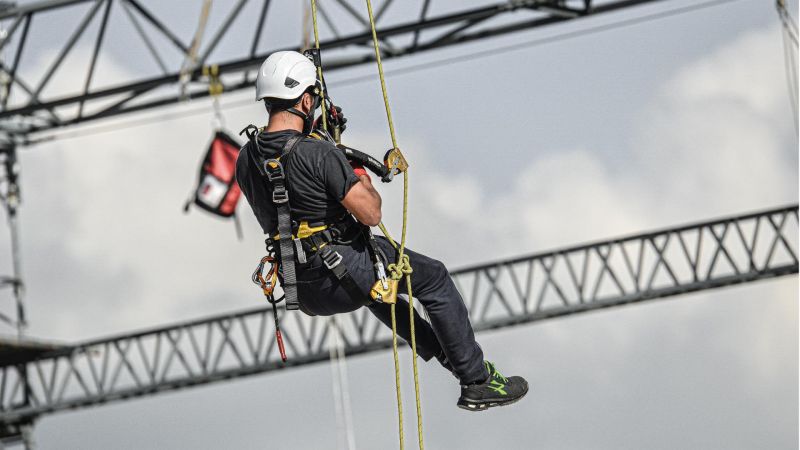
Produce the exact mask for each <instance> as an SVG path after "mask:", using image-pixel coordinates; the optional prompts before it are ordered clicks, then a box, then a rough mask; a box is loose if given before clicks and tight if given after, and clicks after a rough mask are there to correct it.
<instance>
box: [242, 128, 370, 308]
mask: <svg viewBox="0 0 800 450" xmlns="http://www.w3.org/2000/svg"><path fill="white" fill-rule="evenodd" d="M242 133H246V134H247V139H248V141H249V142H250V148H249V150H248V155H249V156H250V158H251V160H252V162H253V163H254V164H255V166H256V167H258V170H259V174H260V175H261V176H262V177H264V178H265V179H266V181H267V182H268V185H269V188H270V190H271V191H272V203H273V204H274V206H275V210H276V213H277V219H278V234H277V235H276V236H270V237H268V238H267V239H266V241H265V243H266V246H267V252H268V253H270V254H271V255H274V253H275V250H276V246H275V244H276V241H277V249H278V250H279V251H278V253H279V255H280V272H281V273H282V275H283V277H282V280H281V285H282V286H283V292H284V296H285V300H286V309H287V310H297V309H300V299H299V298H298V295H297V270H296V267H295V262H297V263H299V264H306V263H307V262H308V260H309V255H308V253H311V254H312V255H313V253H319V256H320V258H321V259H322V262H323V264H325V267H327V268H328V269H329V270H330V271H331V272H333V274H334V276H336V279H337V280H339V282H340V283H341V286H342V287H343V288H344V289H345V291H346V292H347V294H348V295H349V296H350V297H351V298H352V300H353V301H354V302H356V303H358V304H361V305H366V304H367V303H369V297H368V296H367V295H366V293H365V292H363V291H362V290H361V288H360V287H359V286H358V284H356V282H355V280H353V277H352V275H350V272H349V271H348V270H347V266H346V265H344V263H343V258H342V255H341V254H340V253H339V252H337V251H335V250H334V249H333V248H331V245H330V244H332V243H336V242H338V239H340V238H343V237H345V235H346V234H347V233H348V232H349V233H352V234H360V232H363V230H356V231H355V232H352V231H349V230H350V229H351V227H358V228H362V227H363V226H361V225H360V224H358V223H356V222H355V221H354V220H353V219H352V218H351V217H350V215H349V214H346V215H345V216H344V217H343V218H342V219H340V220H339V221H337V222H335V223H333V224H321V225H319V226H316V227H314V226H311V225H309V224H308V223H307V222H300V223H299V224H298V223H297V222H294V221H292V209H291V206H290V204H289V191H288V190H287V186H286V172H285V170H284V164H283V163H282V162H281V159H282V160H283V162H284V163H285V162H287V161H288V159H289V158H290V157H291V156H292V155H293V152H294V151H295V149H296V148H297V146H298V145H299V144H300V143H301V142H302V141H303V139H305V138H306V137H307V135H306V134H303V133H301V134H298V135H296V136H292V137H291V138H289V140H287V142H286V144H285V145H284V146H283V149H282V150H281V151H280V153H279V154H278V155H277V156H276V157H274V158H267V157H264V156H263V153H262V152H261V151H259V145H258V139H257V135H258V128H256V127H255V126H254V125H248V126H247V127H246V128H245V129H244V130H242ZM371 248H373V249H374V248H377V246H375V247H371ZM262 269H263V268H262ZM384 278H385V275H384Z"/></svg>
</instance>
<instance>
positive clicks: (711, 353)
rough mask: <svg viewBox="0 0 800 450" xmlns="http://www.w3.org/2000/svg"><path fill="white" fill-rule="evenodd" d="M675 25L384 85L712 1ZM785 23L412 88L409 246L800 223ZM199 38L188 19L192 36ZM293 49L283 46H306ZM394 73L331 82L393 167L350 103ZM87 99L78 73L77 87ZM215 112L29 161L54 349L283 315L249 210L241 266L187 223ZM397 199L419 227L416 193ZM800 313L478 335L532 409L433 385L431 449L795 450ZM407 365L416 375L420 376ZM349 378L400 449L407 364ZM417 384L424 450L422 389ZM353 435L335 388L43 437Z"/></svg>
mask: <svg viewBox="0 0 800 450" xmlns="http://www.w3.org/2000/svg"><path fill="white" fill-rule="evenodd" d="M357 3H358V2H353V4H354V5H355V4H357ZM401 3H402V2H401ZM434 3H436V2H434ZM449 3H456V2H449ZM469 3H470V4H472V3H480V2H469ZM664 3H665V5H657V6H650V7H643V8H637V9H635V10H633V11H630V12H627V13H622V14H616V15H613V16H609V17H605V18H597V19H588V20H585V21H582V22H578V23H575V24H570V25H564V26H559V27H556V28H550V29H547V30H535V31H529V32H524V33H518V34H514V35H511V36H508V37H504V38H498V39H492V40H489V41H485V42H480V43H475V44H468V45H465V46H461V47H456V48H451V49H448V50H444V51H437V52H435V53H431V54H426V55H419V56H414V57H409V58H405V59H403V60H398V61H390V62H387V63H386V67H387V69H389V70H392V69H396V68H401V67H405V66H409V65H414V64H419V63H424V62H429V61H436V60H438V59H441V58H442V57H449V56H454V55H462V54H463V55H466V54H470V53H472V52H477V51H481V50H485V49H492V48H498V47H501V46H504V45H508V44H512V43H516V42H526V41H530V40H533V39H536V38H539V37H542V36H548V35H551V34H557V33H559V32H564V31H569V30H574V29H581V28H585V27H587V26H590V25H594V24H597V23H605V22H608V21H614V20H619V19H621V18H625V17H630V16H636V15H640V14H643V13H645V12H650V11H658V10H661V9H665V8H672V7H675V6H680V5H687V4H691V3H693V2H687V1H681V0H676V1H670V2H664ZM773 3H774V2H773V1H771V0H740V1H735V2H731V3H729V4H725V5H722V6H718V7H715V8H711V9H706V10H703V11H698V12H695V13H692V14H689V15H683V16H678V17H673V18H668V19H663V20H660V21H656V22H650V23H646V24H642V25H637V26H632V27H627V28H620V29H615V30H611V31H606V32H603V33H599V34H593V35H589V36H585V37H580V38H575V39H570V40H564V41H559V42H556V43H551V44H548V45H543V46H536V47H531V48H527V49H523V50H519V51H514V52H509V53H502V54H496V55H493V56H488V57H484V58H481V59H477V60H474V61H470V62H464V63H458V64H449V65H446V66H442V67H437V68H436V69H433V70H423V71H418V72H414V73H409V74H403V75H398V76H393V77H390V78H389V79H388V85H389V90H390V96H391V100H392V106H393V113H394V116H395V124H396V126H397V130H398V139H399V142H400V145H401V147H403V148H404V150H405V152H406V154H407V156H408V158H409V160H410V161H411V164H412V166H413V171H412V172H411V177H412V185H411V193H410V202H411V211H410V230H409V232H410V244H409V245H410V247H411V248H414V249H416V250H418V251H421V252H424V253H427V254H430V255H432V256H434V257H437V258H440V259H442V260H443V261H444V262H445V263H446V264H447V265H448V267H451V268H456V267H460V266H463V265H466V264H468V263H474V262H480V261H486V260H494V259H498V258H501V257H507V256H511V255H519V254H526V253H531V252H533V251H537V250H545V249H552V248H558V247H561V246H565V245H570V244H574V243H580V242H585V241H588V240H595V239H602V238H608V237H616V236H619V235H623V234H626V233H631V232H636V231H643V230H647V229H652V228H659V227H664V226H668V225H679V224H683V223H685V222H691V221H696V220H701V219H708V218H714V217H717V216H721V215H728V214H737V213H742V212H749V211H752V210H758V209H764V208H769V207H773V206H780V205H784V204H788V203H792V202H797V199H798V190H797V186H798V151H797V148H798V140H797V134H796V129H795V127H794V125H793V124H792V120H793V119H792V115H791V110H790V108H789V99H788V94H787V88H786V80H785V76H784V69H783V59H782V58H783V49H782V42H781V34H780V27H779V23H778V18H777V14H776V13H775V10H774V4H773ZM459 4H461V2H459ZM181 5H184V6H185V5H186V3H185V2H183V3H181ZM216 5H217V2H215V7H216ZM281 7H282V8H284V9H286V11H285V12H283V13H284V14H286V16H285V17H286V19H285V22H284V23H283V25H281V24H275V19H272V20H273V22H272V23H273V24H275V25H274V26H276V27H277V28H278V29H281V27H282V26H283V27H284V28H286V27H288V26H289V25H286V24H290V23H299V22H300V10H299V8H291V7H287V6H286V4H282V6H281ZM402 7H403V6H402V5H401V6H399V8H401V9H402ZM198 8H199V6H198ZM450 8H453V5H450ZM400 12H402V11H398V12H396V14H398V15H399V14H400ZM794 13H795V15H796V10H795V11H794ZM164 14H169V13H168V12H165V13H164ZM220 14H221V13H220ZM282 17H283V16H282ZM195 21H196V16H195V15H192V16H191V17H190V18H188V19H187V20H186V22H187V24H186V27H187V29H188V30H191V29H192V27H193V26H194V24H195V23H196V22H195ZM55 29H56V31H54V32H57V31H58V27H56V28H55ZM66 32H67V31H65V33H66ZM293 32H294V33H297V32H296V31H293ZM298 34H299V33H298ZM184 35H185V34H184ZM292 36H294V37H286V35H284V36H283V38H282V39H283V40H284V41H285V42H284V41H281V40H280V39H278V40H276V42H275V46H276V47H277V46H280V45H282V44H283V43H296V42H297V41H298V40H299V37H298V35H297V34H294V35H292ZM37 45H39V47H38V48H40V49H41V52H42V54H44V53H46V52H47V51H49V52H50V53H51V54H52V53H54V52H56V51H57V50H56V47H53V46H50V47H48V46H47V45H46V44H42V43H40V44H37ZM33 48H34V49H35V48H37V47H36V46H34V47H33ZM111 49H112V50H113V51H116V52H117V54H116V56H109V57H106V60H105V63H104V65H102V66H99V67H98V70H99V71H100V73H101V76H102V77H107V78H110V79H113V78H114V76H115V75H117V76H118V75H120V74H127V73H135V72H132V71H134V70H136V69H135V66H136V62H137V61H140V60H141V61H144V55H143V52H142V53H137V51H136V50H134V49H133V48H130V49H124V48H119V49H115V47H113V46H112V47H111ZM225 49H226V47H225V46H222V48H221V49H220V50H219V51H220V52H223V53H224V52H225V51H226V50H225ZM124 50H127V52H126V51H124ZM77 51H78V52H83V54H88V53H87V52H88V51H89V47H88V46H86V45H84V46H82V47H79V48H78V49H77ZM112 55H114V53H113V52H112ZM223 56H224V55H220V56H219V58H220V60H224V59H225V58H224V57H223ZM28 64H29V67H30V68H29V69H28V70H35V68H36V67H37V62H35V61H33V62H29V63H28ZM38 64H39V65H38V67H41V62H39V63H38ZM142 64H144V63H142ZM372 71H374V67H365V68H357V69H352V70H348V71H343V72H335V73H331V74H330V75H328V77H327V78H328V82H329V84H330V86H331V91H332V92H331V94H332V95H333V96H334V97H335V99H336V100H337V101H338V103H340V104H341V105H342V106H343V107H344V109H345V111H346V114H347V116H348V118H349V122H348V125H349V126H348V130H347V132H346V134H345V139H344V140H345V142H346V143H348V144H351V145H353V146H355V147H357V148H361V149H365V150H368V151H370V152H371V153H373V154H375V155H380V154H382V153H383V151H384V149H385V148H388V146H389V145H390V141H389V137H388V131H387V129H386V124H385V120H384V115H383V109H382V108H383V106H382V102H381V101H380V92H379V90H378V87H377V84H376V82H375V81H372V82H366V83H359V84H354V85H343V86H341V87H336V81H337V80H342V79H347V78H349V77H351V76H354V75H359V74H366V73H371V72H372ZM82 80H83V74H82V73H71V72H66V73H63V74H60V75H59V77H58V79H57V80H56V82H57V83H58V86H72V85H74V84H76V83H78V85H80V83H82ZM54 89H55V88H54ZM250 96H252V92H245V93H237V94H231V95H229V96H226V97H225V98H224V100H223V101H224V102H228V101H235V100H237V99H241V98H248V97H250ZM204 104H206V103H203V102H193V103H192V105H190V106H183V107H177V108H172V109H171V110H170V116H163V117H164V119H163V120H162V121H160V122H159V123H154V124H150V125H146V126H140V127H135V128H124V129H120V130H119V131H116V132H113V133H102V134H96V135H92V136H88V137H81V138H73V139H65V140H61V141H55V142H52V143H47V144H42V145H37V146H34V147H31V148H26V149H24V150H23V151H22V154H21V161H22V168H23V178H22V183H23V184H22V189H23V194H24V204H23V208H22V211H21V221H22V240H23V251H24V254H23V255H24V264H25V266H24V269H25V275H26V277H27V281H28V294H27V301H28V316H29V319H30V322H31V327H30V334H31V335H34V336H38V337H42V338H49V339H57V340H64V341H74V340H80V339H86V338H90V337H99V336H103V335H106V334H111V333H118V332H121V331H125V330H135V329H137V328H142V327H148V326H152V325H156V324H165V323H170V322H174V321H178V320H185V319H188V318H195V317H199V316H204V315H208V314H212V313H217V312H225V311H230V310H236V309H241V308H245V307H252V306H256V305H260V304H261V302H262V301H263V300H262V298H261V294H260V292H259V291H258V289H256V288H255V287H253V286H252V285H251V283H250V281H249V274H250V272H251V271H252V268H253V266H254V264H255V263H256V262H257V260H258V258H260V256H262V251H263V249H262V237H261V236H260V231H259V229H258V225H257V224H256V222H255V220H254V219H253V218H252V217H251V216H250V212H249V210H248V209H247V205H246V204H242V205H240V207H241V209H240V212H241V214H242V218H243V225H244V231H245V239H244V241H242V242H239V241H237V240H236V237H235V233H234V230H233V226H232V225H231V224H230V223H229V222H224V221H221V220H217V219H215V218H212V217H209V216H207V215H205V214H203V213H202V212H199V211H194V212H192V213H191V214H189V215H184V214H182V212H181V207H182V204H183V201H184V200H185V199H186V196H187V195H188V193H189V191H190V189H191V187H192V186H193V183H194V182H195V177H196V169H197V166H198V164H199V161H200V158H201V157H202V154H203V152H204V151H205V146H206V145H207V143H208V140H209V138H210V136H211V134H212V129H211V125H210V124H211V119H212V117H211V114H210V113H209V114H208V115H206V116H192V117H187V118H175V117H174V114H172V113H173V112H177V114H180V113H181V111H189V109H191V108H196V107H197V105H204ZM209 111H210V110H209ZM154 114H155V116H156V117H158V114H163V112H162V113H150V116H153V115H154ZM225 116H226V122H227V124H229V127H230V128H231V129H232V130H235V131H237V132H238V130H239V129H241V128H242V127H243V126H244V125H246V124H248V123H264V122H265V119H266V118H265V117H264V114H263V107H261V106H259V105H256V104H253V105H250V106H245V107H237V108H231V109H228V110H226V112H225ZM380 189H381V192H382V194H383V195H384V199H385V202H384V203H385V215H386V216H387V219H388V223H389V225H390V228H394V229H398V225H399V211H400V210H399V207H400V196H401V188H400V184H399V183H398V184H392V185H389V186H380ZM486 236H492V237H493V238H492V239H491V240H487V239H485V237H486ZM7 252H8V242H7V240H6V239H2V240H0V254H2V255H4V254H7ZM6 259H7V258H2V260H0V273H6V272H7V269H8V261H7V260H6ZM54 271H55V273H54ZM797 289H798V284H797V277H796V276H791V277H785V278H781V279H778V280H773V281H767V282H759V283H755V284H752V285H743V286H738V287H734V288H726V289H722V290H717V291H711V292H703V293H699V294H692V295H689V296H682V297H679V298H674V299H671V300H666V301H660V302H653V303H647V304H641V305H636V306H629V307H624V308H615V309H610V310H605V311H602V312H598V313H591V314H585V315H579V316H572V317H570V318H566V319H558V320H549V321H545V322H539V323H537V324H534V325H525V326H520V327H514V328H510V329H505V330H502V331H494V332H490V333H483V334H480V335H479V336H478V339H479V341H480V343H481V345H482V346H483V347H484V350H485V353H486V355H487V357H488V358H489V359H491V360H493V361H496V362H497V364H498V366H499V368H500V369H501V371H502V372H503V373H504V374H506V375H512V374H520V375H523V376H525V377H526V378H528V379H529V381H530V382H531V385H532V389H533V390H532V392H531V393H530V394H529V395H528V397H527V398H526V399H525V400H524V401H522V402H520V403H519V404H517V405H514V406H513V407H508V408H499V409H496V410H491V411H489V412H487V413H483V414H470V413H466V412H464V411H461V410H459V409H457V408H456V407H455V402H456V399H457V397H458V386H457V385H456V384H455V382H454V380H453V378H452V377H451V376H450V375H449V374H447V373H445V372H444V371H443V370H441V369H440V368H439V367H438V366H436V365H434V364H427V365H423V366H422V367H421V370H422V379H423V386H422V396H423V412H424V417H425V430H426V431H425V437H426V444H427V447H428V448H431V449H479V448H509V449H527V448H543V449H643V448H648V449H662V448H663V449H676V448H681V449H683V448H692V449H753V448H769V449H791V448H797V445H798V387H797V377H798V293H797ZM3 295H6V294H3ZM2 300H3V301H9V299H7V298H2ZM402 357H403V361H404V362H405V363H406V364H405V365H407V366H410V361H409V359H408V358H409V355H408V352H405V351H404V353H403V354H402ZM348 371H349V374H350V377H349V382H350V386H351V393H352V397H353V402H352V405H353V414H354V417H355V431H356V442H357V444H358V447H359V448H363V449H382V448H395V447H396V445H397V443H396V440H397V436H396V422H395V414H396V410H395V405H394V387H393V382H394V381H393V376H392V361H391V355H390V354H389V353H386V352H384V353H378V354H372V355H368V356H363V357H357V358H350V359H349V360H348ZM404 380H405V381H406V382H405V385H404V389H405V392H406V400H407V403H406V405H407V407H406V411H407V413H408V415H407V417H406V420H407V422H406V423H407V426H406V428H407V431H408V433H409V434H408V438H407V442H408V443H409V444H408V446H409V448H413V447H414V445H413V444H414V440H415V437H414V434H413V433H414V427H413V423H414V420H413V407H412V406H411V405H412V404H413V395H411V392H413V391H412V390H411V385H410V384H409V382H408V381H409V380H410V374H409V373H408V371H406V372H404ZM334 411H335V410H334V403H333V400H332V392H331V382H330V368H329V367H328V366H327V365H326V364H321V365H316V366H311V367H304V368H300V369H294V370H291V371H284V372H280V373H271V374H267V375H262V376H257V377H253V378H249V379H246V380H240V381H233V382H226V383H222V384H215V385H212V386H207V387H201V388H196V389H192V390H188V391H183V392H178V393H170V394H166V395H161V396H158V397H154V398H147V399H139V400H135V401H130V402H125V403H121V404H113V405H108V406H102V407H98V408H92V409H87V410H82V411H77V412H67V413H60V414H56V415H53V416H47V417H45V418H43V419H42V420H41V421H39V422H38V424H37V428H36V433H35V438H36V441H37V443H38V445H39V448H42V449H110V448H115V449H142V448H165V449H166V448H169V449H172V448H192V449H227V448H237V449H238V448H242V449H261V448H280V449H312V448H314V449H316V448H321V449H327V448H336V445H337V439H336V436H337V428H336V420H335V417H334Z"/></svg>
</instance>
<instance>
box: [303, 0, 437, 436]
mask: <svg viewBox="0 0 800 450" xmlns="http://www.w3.org/2000/svg"><path fill="white" fill-rule="evenodd" d="M367 10H368V12H369V22H370V26H371V28H372V42H373V44H374V46H375V58H376V62H377V64H378V74H379V76H380V80H381V91H382V92H383V102H384V106H385V107H386V119H387V121H388V122H389V133H390V135H391V138H392V147H393V148H398V147H397V137H396V135H395V130H394V123H393V122H392V111H391V108H390V106H389V96H388V94H387V91H386V81H385V78H384V74H383V64H382V63H381V55H380V48H379V44H378V36H377V32H376V31H375V18H374V15H373V13H372V3H371V2H370V0H367ZM311 17H312V23H313V25H314V43H315V46H316V48H317V50H319V32H318V28H317V2H316V0H311ZM317 76H318V77H319V79H320V80H322V67H318V68H317ZM322 127H323V129H324V130H325V131H326V132H327V131H328V124H327V111H326V105H325V102H324V101H323V103H322ZM337 134H338V133H337ZM336 138H338V136H336ZM336 140H337V142H338V139H336ZM407 223H408V171H407V170H406V171H404V172H403V227H402V235H401V240H400V246H399V248H398V245H397V243H396V242H395V241H394V239H392V236H391V235H390V234H389V231H388V230H387V229H386V227H385V226H384V224H383V223H381V224H380V229H381V231H382V232H383V234H384V235H385V236H386V238H387V239H388V240H389V242H390V243H391V244H392V246H394V248H395V249H397V250H398V258H397V262H396V263H395V264H390V265H389V267H388V268H387V269H388V270H389V272H391V275H390V276H391V278H392V279H393V280H400V279H401V278H403V277H404V276H405V278H406V288H407V291H408V299H409V302H408V314H409V321H410V327H411V352H412V358H413V359H412V362H413V369H414V394H415V398H416V407H417V437H418V440H419V448H420V450H424V448H425V444H424V442H423V435H422V402H421V400H420V393H419V369H418V367H417V337H416V330H415V324H414V297H413V293H412V290H411V273H412V272H413V269H412V268H411V264H410V262H409V259H408V255H406V254H405V247H406V230H407ZM395 306H396V305H395V304H392V305H391V318H392V353H393V356H394V375H395V386H396V392H397V422H398V433H399V437H400V450H403V448H404V446H405V436H404V432H403V400H402V395H401V389H400V359H399V356H398V350H397V316H396V309H395Z"/></svg>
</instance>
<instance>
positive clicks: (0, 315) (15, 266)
mask: <svg viewBox="0 0 800 450" xmlns="http://www.w3.org/2000/svg"><path fill="white" fill-rule="evenodd" d="M0 204H2V206H3V209H4V210H5V216H6V219H7V220H8V228H9V231H10V233H11V254H10V256H11V270H12V273H11V274H10V275H5V274H0V292H5V291H6V290H9V291H10V292H11V293H12V297H13V304H11V303H7V302H6V299H5V298H2V301H1V302H0V324H1V325H3V326H2V328H3V329H5V327H6V326H10V327H12V328H13V329H14V331H15V332H16V333H17V335H18V336H22V333H23V331H24V329H25V326H26V319H25V307H24V303H23V293H24V284H23V282H22V263H21V261H20V258H21V257H20V246H19V226H18V222H17V210H18V208H19V204H20V190H19V164H18V163H17V152H16V147H15V146H11V147H8V148H5V149H3V148H0Z"/></svg>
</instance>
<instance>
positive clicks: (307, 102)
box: [302, 92, 314, 112]
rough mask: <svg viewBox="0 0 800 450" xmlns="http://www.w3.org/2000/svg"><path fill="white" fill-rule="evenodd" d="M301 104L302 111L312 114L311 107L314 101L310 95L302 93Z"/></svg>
mask: <svg viewBox="0 0 800 450" xmlns="http://www.w3.org/2000/svg"><path fill="white" fill-rule="evenodd" d="M302 102H303V109H304V110H307V111H308V112H312V111H311V107H312V106H314V100H313V99H312V98H311V94H309V93H308V92H306V93H304V94H303V100H302Z"/></svg>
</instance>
